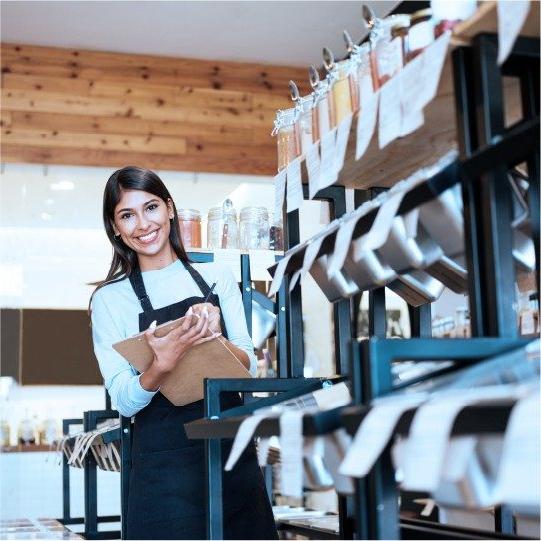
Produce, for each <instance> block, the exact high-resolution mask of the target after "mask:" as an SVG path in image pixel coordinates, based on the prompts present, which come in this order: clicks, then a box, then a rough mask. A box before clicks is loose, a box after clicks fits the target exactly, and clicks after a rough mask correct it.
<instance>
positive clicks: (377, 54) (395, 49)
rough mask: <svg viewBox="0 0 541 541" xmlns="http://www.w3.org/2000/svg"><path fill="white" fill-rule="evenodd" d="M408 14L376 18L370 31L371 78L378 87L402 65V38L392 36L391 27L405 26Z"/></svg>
mask: <svg viewBox="0 0 541 541" xmlns="http://www.w3.org/2000/svg"><path fill="white" fill-rule="evenodd" d="M408 23H409V15H391V16H389V17H386V18H385V19H377V20H376V22H375V23H374V26H373V28H372V31H371V32H370V46H371V54H372V58H371V60H372V68H373V79H374V81H377V86H378V88H379V87H380V86H382V85H383V84H385V83H386V82H387V81H388V80H389V79H390V78H391V77H393V76H394V75H395V74H396V73H397V72H398V71H399V70H400V69H401V68H402V66H403V65H404V63H403V50H404V47H403V44H402V38H401V37H400V36H396V37H395V38H393V36H392V28H393V27H394V26H397V25H403V26H407V25H408Z"/></svg>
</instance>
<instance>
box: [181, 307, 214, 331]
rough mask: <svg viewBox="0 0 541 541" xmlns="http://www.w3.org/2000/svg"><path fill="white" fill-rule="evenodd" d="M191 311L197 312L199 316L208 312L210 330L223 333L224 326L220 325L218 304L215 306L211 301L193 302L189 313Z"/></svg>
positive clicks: (189, 312)
mask: <svg viewBox="0 0 541 541" xmlns="http://www.w3.org/2000/svg"><path fill="white" fill-rule="evenodd" d="M191 313H193V314H197V315H198V316H203V315H204V314H205V313H206V314H208V319H209V329H210V331H211V332H212V333H214V334H217V333H220V334H221V332H222V328H221V325H220V309H219V308H218V307H217V306H214V305H213V304H211V303H210V302H201V303H199V304H193V305H192V306H191V308H190V309H189V310H188V312H187V314H191Z"/></svg>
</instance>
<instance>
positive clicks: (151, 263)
mask: <svg viewBox="0 0 541 541" xmlns="http://www.w3.org/2000/svg"><path fill="white" fill-rule="evenodd" d="M137 259H138V261H139V268H140V269H141V272H146V271H153V270H160V269H163V268H165V267H168V266H169V265H171V263H174V262H175V261H177V260H178V257H177V254H176V253H175V251H174V250H173V247H172V246H171V245H169V246H167V248H166V249H164V250H163V251H162V252H161V253H159V254H155V255H152V256H144V255H138V256H137Z"/></svg>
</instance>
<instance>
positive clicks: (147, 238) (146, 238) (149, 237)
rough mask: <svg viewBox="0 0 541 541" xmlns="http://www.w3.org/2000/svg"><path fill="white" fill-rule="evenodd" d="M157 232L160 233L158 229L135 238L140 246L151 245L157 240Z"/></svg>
mask: <svg viewBox="0 0 541 541" xmlns="http://www.w3.org/2000/svg"><path fill="white" fill-rule="evenodd" d="M159 232H160V230H159V229H154V230H153V231H151V232H150V233H145V234H144V235H141V236H139V237H135V238H136V239H137V240H138V241H139V242H141V243H142V244H145V245H148V244H152V243H153V242H155V241H156V240H157V239H158V234H159Z"/></svg>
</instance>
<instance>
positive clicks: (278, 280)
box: [267, 253, 291, 297]
mask: <svg viewBox="0 0 541 541" xmlns="http://www.w3.org/2000/svg"><path fill="white" fill-rule="evenodd" d="M290 258H291V254H287V253H286V254H285V255H284V257H282V259H280V261H278V265H277V266H276V271H275V272H274V278H273V279H272V284H271V286H270V288H269V292H268V294H267V295H268V296H269V297H272V296H273V295H275V294H276V293H277V292H278V290H279V289H280V286H281V285H282V281H283V279H284V273H285V270H286V267H287V264H288V263H289V260H290Z"/></svg>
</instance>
